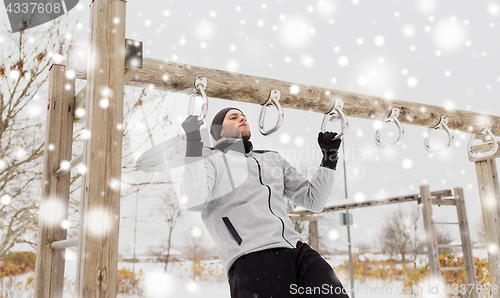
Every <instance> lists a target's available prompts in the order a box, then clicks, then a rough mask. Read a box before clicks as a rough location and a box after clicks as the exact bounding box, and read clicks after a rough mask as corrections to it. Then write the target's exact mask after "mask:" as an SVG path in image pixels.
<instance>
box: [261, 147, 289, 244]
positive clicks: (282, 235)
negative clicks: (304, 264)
mask: <svg viewBox="0 0 500 298" xmlns="http://www.w3.org/2000/svg"><path fill="white" fill-rule="evenodd" d="M252 158H253V159H255V161H256V162H257V166H258V167H259V182H260V184H262V185H263V186H265V187H267V190H268V192H269V195H268V196H267V202H268V204H269V211H271V214H272V215H274V216H276V217H277V218H278V219H279V220H280V221H281V237H283V240H285V241H286V242H287V243H288V244H290V246H291V247H292V248H295V247H293V245H292V244H291V243H290V242H289V241H288V240H286V238H285V222H284V221H283V219H281V217H279V216H278V215H276V214H275V213H274V212H273V209H272V208H271V188H270V187H269V186H268V185H267V184H264V183H262V177H261V174H260V163H259V161H258V160H257V159H256V158H255V157H253V156H252Z"/></svg>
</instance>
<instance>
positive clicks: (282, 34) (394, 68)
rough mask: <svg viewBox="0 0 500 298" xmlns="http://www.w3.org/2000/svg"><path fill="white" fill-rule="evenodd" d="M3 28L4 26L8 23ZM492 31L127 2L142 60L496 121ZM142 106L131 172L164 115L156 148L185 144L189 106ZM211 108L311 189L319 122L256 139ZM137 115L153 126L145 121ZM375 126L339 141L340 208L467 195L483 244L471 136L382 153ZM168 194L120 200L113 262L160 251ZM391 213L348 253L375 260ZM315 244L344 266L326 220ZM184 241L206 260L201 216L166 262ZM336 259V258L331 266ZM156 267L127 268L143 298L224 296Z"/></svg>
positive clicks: (408, 135) (382, 5) (262, 8)
mask: <svg viewBox="0 0 500 298" xmlns="http://www.w3.org/2000/svg"><path fill="white" fill-rule="evenodd" d="M77 14H81V15H82V18H81V22H80V23H79V24H78V25H77V26H76V28H77V30H76V31H75V32H66V34H69V35H74V36H81V38H80V39H79V40H78V41H77V42H76V43H77V44H80V45H86V44H87V33H86V32H87V28H88V5H87V3H84V2H83V1H81V2H80V4H79V5H78V7H77V9H74V10H72V11H71V12H70V13H69V16H67V17H68V18H69V17H75V16H76V15H77ZM1 15H2V18H3V19H2V21H4V20H5V18H6V13H5V11H3V10H2V13H1ZM499 18H500V3H499V2H498V1H493V0H487V1H484V0H479V1H474V2H472V1H451V0H442V1H437V0H412V1H403V0H381V1H367V0H352V1H340V0H317V1H307V2H305V1H286V0H275V1H254V2H248V1H227V0H226V1H216V2H213V1H211V2H210V1H189V0H188V1H178V0H175V1H174V0H170V1H153V0H148V1H128V3H127V20H126V24H127V31H126V32H127V33H126V36H127V37H128V38H132V39H136V40H140V41H142V42H143V44H144V56H145V57H149V58H156V59H164V60H167V61H174V62H176V63H185V64H189V65H196V66H202V67H208V68H215V69H221V70H227V71H231V72H236V73H243V74H248V75H253V76H260V77H266V78H273V79H278V80H283V81H288V82H294V83H299V84H310V85H315V86H321V87H325V88H332V89H337V90H344V91H352V92H356V93H362V94H371V95H376V96H380V97H384V98H390V99H399V100H405V101H412V102H418V103H423V104H432V105H437V106H442V107H445V108H447V109H450V110H453V109H460V110H471V111H475V112H480V113H486V114H492V115H497V116H498V115H500V101H499V99H498V97H499V95H500V93H499V90H500V71H499V66H500V58H499V56H498V54H497V53H498V52H499V50H500V39H499V38H498V36H500V35H499V28H500V22H499ZM2 30H4V29H2ZM4 36H6V34H5V32H1V35H0V41H1V42H2V43H4V42H6V40H5V38H4ZM0 44H1V43H0ZM200 75H203V74H200ZM193 83H194V82H193ZM82 86H83V84H82V83H81V82H79V87H80V88H81V87H82ZM207 88H210V81H209V82H208V86H207ZM146 93H147V95H146V96H145V97H143V98H142V102H143V108H144V114H143V112H142V110H139V109H137V110H134V111H132V112H131V114H130V117H129V118H128V119H130V123H129V126H130V127H132V128H131V130H130V132H131V135H132V136H134V141H133V142H131V143H130V146H129V147H128V148H127V149H126V150H128V151H126V153H131V154H132V156H133V158H134V159H137V158H138V157H139V156H141V154H142V153H144V152H145V151H146V150H148V149H149V148H151V144H150V143H149V142H148V139H149V137H148V132H147V129H148V125H149V126H151V125H152V123H158V122H161V119H162V117H164V116H165V115H168V119H169V121H171V122H169V125H167V126H156V128H155V129H153V130H152V133H153V134H152V138H153V140H154V142H155V143H156V144H158V143H161V142H162V141H163V140H167V139H171V138H174V137H175V136H176V135H177V134H178V133H179V134H182V133H183V131H182V128H181V126H180V124H181V123H182V121H183V120H184V119H185V118H186V116H187V102H188V99H189V97H188V96H187V95H184V94H173V93H172V94H164V93H163V94H160V93H159V92H156V91H154V86H151V88H150V89H148V90H147V91H146ZM45 96H46V95H45ZM140 96H141V90H137V89H133V88H128V89H127V95H126V101H127V102H128V104H129V105H133V104H134V103H135V102H136V101H137V99H138V98H139V97H140ZM263 100H265V99H263ZM209 101H210V102H209V111H208V116H207V121H206V122H208V121H211V119H212V117H213V116H214V115H215V114H216V113H217V112H218V111H219V110H220V109H222V108H224V107H227V106H234V107H237V108H240V109H242V110H243V111H244V112H245V114H246V115H247V116H248V122H249V124H250V127H251V131H252V133H253V135H252V138H251V141H252V143H253V145H254V148H256V149H272V150H277V151H279V152H280V153H282V154H283V156H284V157H285V158H287V159H288V160H289V161H290V162H291V163H292V164H293V165H295V166H296V167H297V168H298V169H302V170H304V171H306V172H307V173H306V175H311V174H312V173H314V170H315V169H316V168H317V166H318V165H319V163H320V155H319V154H320V152H319V147H318V145H317V140H316V139H317V134H318V132H319V128H320V125H321V121H322V119H323V115H321V114H318V113H312V112H305V111H298V110H291V109H285V120H284V123H283V125H282V127H281V128H280V129H279V130H278V131H277V132H276V133H274V134H272V135H271V136H267V137H265V136H262V135H260V134H259V132H258V126H257V122H258V116H259V113H260V108H261V107H260V106H257V105H253V104H246V103H239V102H229V101H225V100H220V99H215V98H210V99H209ZM27 108H31V109H32V110H33V111H34V112H33V115H34V116H36V117H40V119H42V120H43V121H44V119H45V108H46V98H44V97H41V98H40V99H39V100H37V101H34V102H33V103H32V104H31V106H30V107H27ZM145 114H146V115H147V119H148V122H149V123H148V125H146V121H144V119H143V118H144V115H145ZM273 116H275V112H274V111H269V112H268V115H267V117H269V118H270V119H269V123H270V124H272V123H274V122H273V121H274V120H273V119H274V118H273ZM388 116H389V115H388ZM158 119H160V120H158ZM155 121H156V122H155ZM266 123H267V122H266ZM329 125H330V126H329V129H330V130H335V129H339V124H338V122H337V123H332V124H329ZM378 125H380V123H375V122H374V121H370V120H363V119H357V118H349V132H348V133H347V134H346V136H345V137H344V142H345V150H346V156H345V157H344V159H345V162H346V167H347V169H348V171H347V197H348V198H349V199H355V200H359V201H362V200H368V199H371V198H385V197H391V196H397V195H403V194H415V193H418V192H419V185H422V184H428V185H430V188H431V191H434V190H443V189H453V188H454V187H463V188H464V191H465V198H466V205H467V213H468V218H469V222H470V223H471V224H470V228H471V235H472V240H473V241H474V242H477V243H479V242H480V238H479V236H478V230H477V229H478V227H479V222H480V215H481V209H480V203H479V197H478V189H477V182H476V181H477V180H476V174H475V169H474V164H473V163H471V162H469V161H468V157H467V148H466V147H467V142H468V140H469V137H470V135H469V134H467V133H463V132H454V134H455V143H454V144H453V146H452V147H451V148H448V149H445V150H441V151H438V152H434V153H429V152H427V151H426V150H425V149H424V139H425V135H426V133H427V129H426V128H423V127H417V126H410V125H405V137H404V139H403V140H402V142H401V143H400V144H398V145H396V146H391V147H384V148H381V147H378V146H377V145H376V144H375V140H374V139H375V131H376V129H377V127H378ZM396 133H397V132H396V130H395V127H392V126H390V125H388V126H385V127H384V134H383V138H384V140H385V139H387V140H389V139H395V137H396ZM433 138H434V139H433V141H432V142H431V145H434V146H436V147H440V146H443V145H445V144H446V142H447V136H446V134H445V133H444V132H442V131H438V132H436V133H434V134H433ZM204 141H205V142H206V143H207V144H208V143H210V140H207V139H204ZM166 174H167V173H157V174H154V173H144V172H139V173H133V174H130V175H124V176H123V177H122V178H123V182H122V184H121V186H122V191H123V192H125V191H126V190H127V187H128V186H127V185H128V184H127V182H130V181H133V180H134V181H135V180H137V181H144V182H147V181H161V180H165V179H167V178H166ZM343 176H344V173H343V171H342V169H340V168H339V169H338V170H337V177H336V180H335V185H334V187H333V189H332V192H331V195H330V199H329V202H328V203H327V204H329V203H332V202H335V201H338V200H343V199H345V197H346V195H345V192H344V180H343ZM167 189H170V190H172V188H171V186H168V185H163V186H161V187H153V188H150V189H147V190H145V191H144V192H139V193H137V194H133V195H129V196H125V197H124V198H123V200H122V204H121V215H122V218H121V229H120V254H121V255H122V256H125V255H130V254H131V252H132V251H133V250H134V247H135V248H136V251H139V250H141V251H147V250H148V249H153V250H154V249H155V248H157V247H158V246H159V245H164V244H165V241H166V237H167V233H166V229H167V228H166V225H165V222H164V218H162V217H161V216H160V215H158V214H157V213H155V209H157V208H158V206H159V204H160V205H161V202H162V201H161V196H162V194H164V193H165V191H166V190H167ZM136 200H137V202H136ZM136 204H137V205H136ZM398 205H401V204H398ZM405 205H408V207H407V208H408V209H411V208H417V204H416V203H406V204H405ZM136 206H137V208H136ZM397 208H398V206H394V205H389V206H379V207H373V208H364V209H359V210H353V211H352V214H353V216H354V226H353V228H352V229H351V237H352V243H353V247H354V249H355V250H357V249H360V248H362V249H365V250H372V251H373V252H376V251H380V243H379V238H378V236H379V235H380V231H381V227H382V224H383V222H384V218H386V217H387V216H389V215H390V214H392V213H394V212H395V210H396V209H397ZM433 208H434V209H433V212H434V215H435V217H436V218H437V219H436V220H439V221H456V212H455V210H454V209H453V208H450V207H446V206H442V207H437V206H435V207H433ZM136 210H137V214H136ZM77 221H78V216H77V215H74V216H73V217H70V222H71V225H70V228H69V232H70V233H73V234H74V233H75V232H76V226H77ZM136 223H137V226H136V225H135V224H136ZM455 229H456V230H455ZM320 233H321V235H320V236H321V238H322V239H321V245H323V248H324V249H326V250H329V251H330V252H331V254H330V257H331V260H334V261H331V262H334V263H335V264H332V265H338V264H340V262H341V261H342V260H343V258H344V257H345V256H344V255H340V254H341V252H343V251H345V250H346V249H347V236H346V229H345V226H341V225H339V224H338V215H336V214H335V215H334V216H331V217H330V219H329V221H328V224H323V225H322V227H321V230H320ZM444 233H446V234H448V235H449V236H450V238H451V239H452V240H459V239H460V238H459V233H458V228H454V227H450V228H448V229H447V230H445V231H444ZM193 238H195V239H198V240H196V241H198V243H197V245H198V246H201V247H204V248H206V254H207V255H212V256H213V255H215V252H214V245H213V243H212V241H211V239H210V237H209V236H208V234H207V232H206V231H205V228H204V227H203V224H202V222H201V219H200V215H199V214H198V213H189V212H185V211H184V212H183V213H182V216H181V218H180V221H179V223H178V224H177V225H176V227H175V229H174V231H173V237H172V245H173V248H175V249H176V250H178V251H179V252H181V253H182V254H184V256H185V255H186V254H187V253H188V250H189V249H188V248H187V247H189V246H190V241H193V240H192V239H193ZM29 249H30V248H29V246H28V245H17V246H15V247H14V251H16V250H17V251H22V250H29ZM334 252H338V254H339V255H338V256H337V258H335V254H334ZM475 255H477V256H481V257H483V258H485V257H486V252H485V250H484V249H479V248H478V249H476V250H475ZM184 256H179V258H181V259H182V258H183V257H184ZM75 258H76V253H75V252H73V251H71V250H68V252H67V259H68V262H67V269H66V276H67V278H68V279H72V278H73V279H74V276H75V272H76V266H75V263H76V262H75ZM131 265H132V264H131V263H121V264H120V266H131ZM162 266H163V265H162V264H152V263H139V264H136V268H137V269H143V270H144V272H145V280H146V284H145V285H146V288H147V291H149V292H148V293H149V295H150V297H202V296H203V297H229V294H228V286H227V285H226V284H225V283H219V284H217V283H215V284H212V285H207V284H196V283H192V282H190V281H189V280H181V281H179V280H176V278H174V277H173V274H170V275H163V273H161V272H162V270H163V267H162ZM172 270H175V268H174V269H172ZM155 272H156V273H155ZM342 281H343V282H344V284H346V283H347V280H342ZM180 285H182V286H180ZM391 286H394V287H397V286H399V285H397V284H392V285H391ZM154 289H160V290H158V291H159V292H154ZM162 289H163V290H162ZM147 291H146V292H147ZM162 291H163V292H162ZM356 297H363V296H362V295H359V296H356ZM366 297H368V296H366ZM370 297H375V296H372V295H370ZM384 297H387V296H384Z"/></svg>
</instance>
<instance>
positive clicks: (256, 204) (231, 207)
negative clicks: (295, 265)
mask: <svg viewBox="0 0 500 298" xmlns="http://www.w3.org/2000/svg"><path fill="white" fill-rule="evenodd" d="M185 164H186V166H185V168H184V172H183V178H182V182H181V192H182V195H183V197H182V199H181V203H182V205H183V207H184V208H186V209H188V210H190V211H201V216H202V219H203V222H204V224H205V226H206V228H207V230H208V231H209V233H210V235H211V237H212V239H213V241H214V243H215V245H216V248H217V251H218V253H219V257H220V259H221V261H222V264H223V266H224V269H225V272H226V275H227V273H228V272H229V269H230V268H231V266H232V264H233V263H234V262H235V261H236V259H237V258H239V257H240V256H243V255H245V254H248V253H251V252H256V251H260V250H264V249H270V248H278V247H288V248H295V247H296V244H297V241H299V240H301V235H300V234H299V233H297V232H296V231H295V230H294V227H293V224H292V221H291V220H290V218H289V217H288V215H287V203H286V200H285V197H286V198H288V199H289V200H290V201H292V202H294V203H295V204H297V205H300V206H302V207H304V208H306V209H308V210H311V211H314V212H321V211H322V210H323V207H324V206H325V203H326V200H327V198H328V195H329V192H330V189H331V188H332V185H333V180H334V175H335V171H334V170H332V169H330V168H326V167H319V169H318V171H317V172H316V174H315V176H314V177H313V178H312V179H311V180H310V181H308V180H306V179H304V178H303V177H302V175H300V174H299V173H298V172H297V170H296V169H295V168H294V167H292V166H291V165H290V163H288V162H287V161H286V160H285V159H283V158H282V157H281V155H280V154H279V153H277V152H274V151H265V150H253V151H249V152H248V153H245V150H244V146H243V142H242V140H241V139H228V138H223V139H221V140H219V141H218V142H216V143H215V146H214V147H213V148H208V147H204V148H203V156H202V157H185Z"/></svg>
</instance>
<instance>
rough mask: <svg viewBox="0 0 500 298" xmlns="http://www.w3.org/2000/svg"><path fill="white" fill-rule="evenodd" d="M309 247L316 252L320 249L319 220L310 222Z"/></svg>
mask: <svg viewBox="0 0 500 298" xmlns="http://www.w3.org/2000/svg"><path fill="white" fill-rule="evenodd" d="M309 245H310V246H311V247H312V248H313V249H314V250H316V251H317V250H318V249H319V241H318V220H313V219H311V220H309Z"/></svg>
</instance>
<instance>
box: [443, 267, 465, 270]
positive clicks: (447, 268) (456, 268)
mask: <svg viewBox="0 0 500 298" xmlns="http://www.w3.org/2000/svg"><path fill="white" fill-rule="evenodd" d="M465 269H467V268H466V267H441V268H439V270H440V271H450V270H465Z"/></svg>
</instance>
